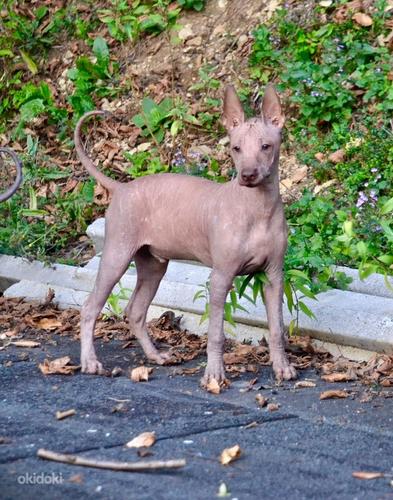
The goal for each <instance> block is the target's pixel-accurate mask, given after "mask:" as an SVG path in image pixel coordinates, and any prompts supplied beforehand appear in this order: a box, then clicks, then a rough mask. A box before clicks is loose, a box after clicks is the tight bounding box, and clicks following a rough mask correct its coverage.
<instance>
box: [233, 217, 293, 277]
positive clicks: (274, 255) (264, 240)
mask: <svg viewBox="0 0 393 500" xmlns="http://www.w3.org/2000/svg"><path fill="white" fill-rule="evenodd" d="M286 246H287V232H286V223H285V220H284V218H282V219H281V220H275V221H273V223H272V224H269V223H266V222H262V223H260V224H256V225H255V226H253V227H251V228H249V230H248V231H247V233H245V234H244V239H243V241H242V242H241V244H240V245H239V257H241V258H240V262H241V272H240V273H239V274H248V273H252V272H257V271H260V270H263V269H266V268H267V267H269V264H272V263H274V264H275V265H277V264H279V263H280V261H282V259H283V256H284V253H285V249H286Z"/></svg>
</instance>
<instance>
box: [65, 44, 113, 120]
mask: <svg viewBox="0 0 393 500" xmlns="http://www.w3.org/2000/svg"><path fill="white" fill-rule="evenodd" d="M92 50H93V54H94V56H95V58H96V62H93V61H92V60H91V59H89V58H88V57H86V56H82V57H80V58H79V59H78V60H77V61H76V68H72V69H70V70H69V71H68V78H69V79H70V80H72V81H73V83H74V86H75V91H74V93H73V94H72V95H71V96H70V97H69V102H70V104H71V106H72V108H73V110H74V113H75V116H76V117H79V116H81V115H83V113H85V112H86V111H91V110H92V109H94V107H95V106H94V100H93V97H94V95H96V96H97V97H104V96H114V95H115V94H116V93H117V89H116V86H115V84H116V79H115V74H116V71H117V65H115V64H111V62H110V55H109V49H108V45H107V43H106V41H105V40H104V39H103V38H101V37H97V38H96V39H95V40H94V43H93V47H92Z"/></svg>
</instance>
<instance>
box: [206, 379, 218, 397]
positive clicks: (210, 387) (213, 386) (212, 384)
mask: <svg viewBox="0 0 393 500" xmlns="http://www.w3.org/2000/svg"><path fill="white" fill-rule="evenodd" d="M206 390H207V391H208V392H211V393H212V394H220V392H221V388H220V384H219V383H218V382H217V380H216V379H215V378H211V379H210V380H209V382H208V383H207V384H206Z"/></svg>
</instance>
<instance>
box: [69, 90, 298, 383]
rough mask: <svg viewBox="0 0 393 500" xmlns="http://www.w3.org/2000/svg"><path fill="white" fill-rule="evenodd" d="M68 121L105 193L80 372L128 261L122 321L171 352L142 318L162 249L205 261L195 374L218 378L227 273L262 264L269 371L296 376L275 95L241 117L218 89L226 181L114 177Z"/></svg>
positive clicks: (91, 369)
mask: <svg viewBox="0 0 393 500" xmlns="http://www.w3.org/2000/svg"><path fill="white" fill-rule="evenodd" d="M94 115H105V112H103V111H92V112H89V113H86V114H85V115H84V116H83V117H82V118H81V119H80V120H79V122H78V124H77V126H76V129H75V146H76V151H77V154H78V156H79V159H80V161H81V162H82V164H83V165H84V166H85V168H86V169H87V170H88V172H89V173H90V174H91V175H92V176H93V177H95V179H96V180H97V181H98V182H99V183H100V184H102V185H103V186H104V187H105V188H107V189H108V190H109V191H110V192H111V194H112V200H111V203H110V206H109V208H108V210H107V212H106V223H105V243H104V250H103V254H102V258H101V262H100V267H99V271H98V275H97V280H96V282H95V285H94V289H93V291H92V293H91V295H90V296H89V297H88V299H87V300H86V302H85V304H84V305H83V308H82V312H81V364H82V371H83V372H85V373H100V372H102V371H103V367H102V364H101V363H100V362H99V361H98V359H97V357H96V353H95V350H94V345H93V335H94V326H95V322H96V319H97V316H98V314H99V313H100V311H101V310H102V308H103V306H104V304H105V302H106V299H107V298H108V295H109V294H110V292H111V290H112V288H113V286H114V285H115V284H116V283H117V282H118V281H119V279H120V278H121V276H122V275H123V273H124V272H125V271H126V269H127V268H128V266H129V264H130V261H131V260H132V259H133V260H134V261H135V265H136V270H137V283H136V287H135V290H134V291H133V294H132V297H131V299H130V301H129V303H128V305H127V308H126V314H127V317H128V321H129V325H130V329H131V331H132V332H133V333H134V334H135V336H136V337H137V339H138V340H139V342H140V344H141V346H142V348H143V350H144V353H145V355H146V357H147V358H148V359H149V360H151V361H154V362H156V363H158V364H164V363H165V362H166V361H168V360H169V359H170V355H169V353H168V352H163V351H158V350H157V349H156V347H155V346H154V345H153V343H152V341H151V340H150V337H149V334H148V332H147V328H146V313H147V310H148V307H149V305H150V303H151V301H152V300H153V298H154V295H155V293H156V291H157V289H158V286H159V284H160V281H161V279H162V277H163V276H164V274H165V272H166V269H167V266H168V261H169V260H170V259H188V260H195V261H200V262H202V263H203V264H205V265H207V266H209V267H211V268H212V272H211V276H210V317H209V327H208V343H207V366H206V370H205V374H204V377H203V379H202V382H203V383H204V384H207V383H208V382H209V381H210V380H211V379H213V378H214V379H216V380H217V381H218V382H222V381H223V380H225V369H224V364H223V344H224V331H223V319H224V304H225V299H226V296H227V293H228V291H229V290H230V288H231V286H232V282H233V279H234V277H235V276H237V275H245V274H250V273H255V272H258V271H262V270H263V271H265V272H266V273H267V276H268V279H269V283H268V284H267V285H266V286H265V289H264V294H265V304H266V309H267V316H268V323H269V332H270V334H269V348H270V359H271V361H272V365H273V370H274V373H275V375H276V377H277V378H278V379H285V380H289V379H292V378H295V377H296V370H295V368H294V367H293V366H292V365H291V364H290V363H289V362H288V359H287V356H286V353H285V345H286V336H285V334H284V329H283V319H282V302H283V270H282V268H283V258H284V253H285V251H286V246H287V225H286V221H285V217H284V211H283V205H282V201H281V197H280V192H279V179H278V161H279V151H280V143H281V129H282V127H283V125H284V115H283V113H282V110H281V104H280V100H279V97H278V96H277V94H276V92H275V90H274V88H273V87H272V86H268V87H267V89H266V91H265V95H264V99H263V103H262V109H261V116H260V117H257V118H253V119H249V120H246V119H245V116H244V112H243V109H242V106H241V103H240V100H239V98H238V96H237V94H236V91H235V89H234V87H232V86H228V87H227V88H226V90H225V96H224V113H223V121H224V124H225V127H226V129H227V131H228V133H229V137H230V147H231V155H232V158H233V161H234V164H235V167H236V170H237V178H236V179H234V180H232V181H230V182H227V183H225V184H217V183H215V182H212V181H208V180H206V179H201V178H197V177H192V176H188V175H180V174H156V175H149V176H147V177H142V178H139V179H137V180H134V181H132V182H129V183H120V182H117V181H115V180H113V179H110V178H108V177H106V176H105V175H104V174H103V173H101V172H100V171H99V170H98V169H97V168H96V166H95V165H94V163H93V162H92V160H91V159H90V158H89V157H88V155H87V153H86V151H85V149H84V147H83V145H82V142H81V127H82V124H83V122H84V121H85V119H86V118H88V117H89V116H94Z"/></svg>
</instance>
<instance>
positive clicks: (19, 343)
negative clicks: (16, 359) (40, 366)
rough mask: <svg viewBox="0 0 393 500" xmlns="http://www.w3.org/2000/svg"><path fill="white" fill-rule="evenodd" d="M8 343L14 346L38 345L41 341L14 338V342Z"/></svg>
mask: <svg viewBox="0 0 393 500" xmlns="http://www.w3.org/2000/svg"><path fill="white" fill-rule="evenodd" d="M10 344H12V345H14V346H16V347H40V345H41V343H40V342H36V341H35V340H15V341H14V342H10Z"/></svg>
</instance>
